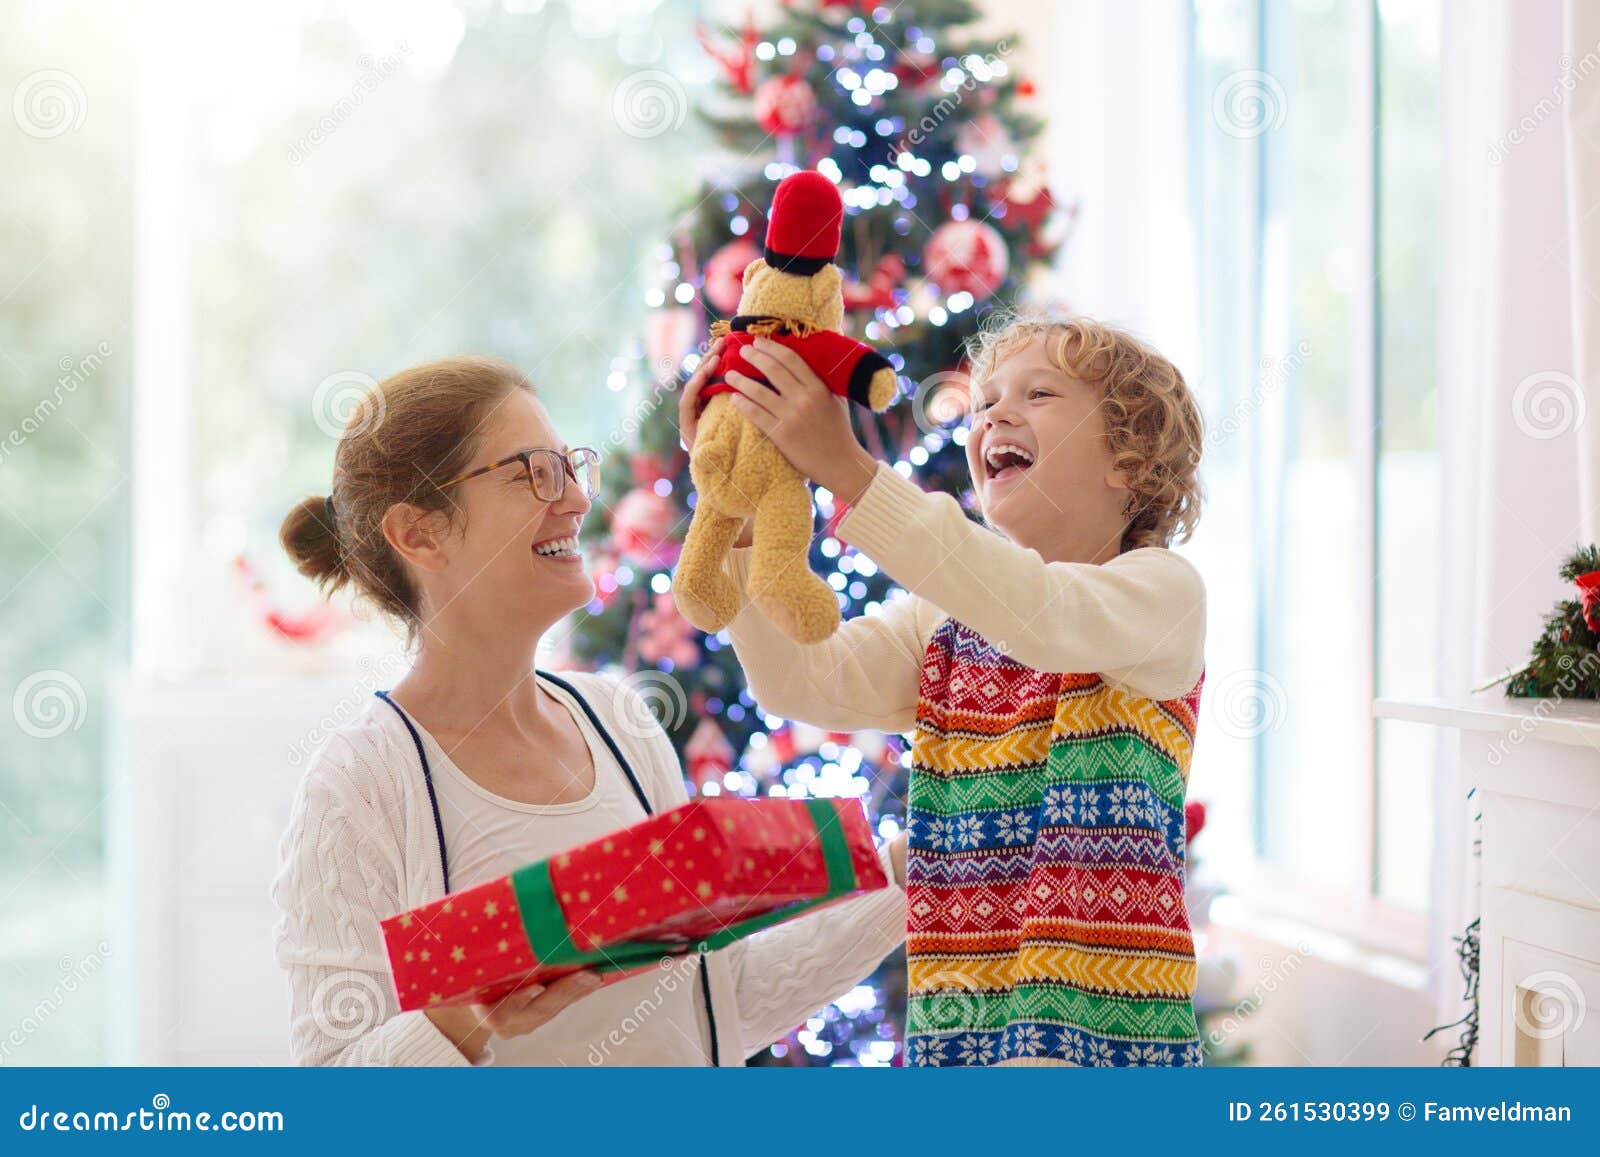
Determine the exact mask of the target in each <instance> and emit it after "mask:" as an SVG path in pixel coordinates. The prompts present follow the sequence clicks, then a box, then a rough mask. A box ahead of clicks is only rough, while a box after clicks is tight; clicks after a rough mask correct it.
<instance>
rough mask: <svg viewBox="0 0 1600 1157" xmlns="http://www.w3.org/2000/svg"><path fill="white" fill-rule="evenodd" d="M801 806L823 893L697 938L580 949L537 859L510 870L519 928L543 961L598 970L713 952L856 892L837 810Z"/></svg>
mask: <svg viewBox="0 0 1600 1157" xmlns="http://www.w3.org/2000/svg"><path fill="white" fill-rule="evenodd" d="M805 805H806V809H807V810H808V811H809V812H810V813H811V822H812V824H813V825H815V827H816V829H817V838H818V840H819V841H820V843H821V845H822V862H823V865H824V867H826V868H827V871H828V886H827V891H826V892H824V893H823V894H822V895H820V896H813V897H811V898H809V899H806V900H799V901H796V902H795V903H793V904H785V905H783V906H782V907H780V908H774V909H773V910H772V911H770V912H762V913H761V914H760V915H757V916H751V917H748V918H747V919H744V920H739V921H736V922H735V923H733V924H730V925H728V927H726V928H722V929H719V930H718V931H716V932H713V933H711V935H709V936H706V937H704V938H702V939H700V940H627V941H623V942H622V943H620V944H612V945H609V946H607V947H605V948H596V949H591V950H584V949H580V948H579V947H578V946H577V945H575V944H574V943H573V942H572V930H571V929H570V928H568V927H567V920H566V916H565V915H564V914H563V913H562V911H561V902H560V901H559V900H558V899H557V898H556V890H555V884H554V882H553V881H552V880H551V879H550V861H549V860H541V861H539V862H538V863H537V864H529V865H528V866H527V867H525V868H518V869H517V870H516V871H515V872H512V873H511V887H512V890H513V891H514V892H515V893H516V897H517V907H518V909H520V911H521V913H522V930H523V932H524V934H525V935H526V936H527V938H528V946H529V948H530V949H532V951H533V958H534V959H535V960H537V961H538V962H539V963H540V964H543V965H553V966H566V965H578V966H583V967H589V968H593V969H594V970H595V971H597V972H615V971H619V970H623V969H629V968H638V967H639V966H641V965H645V964H650V963H652V962H654V961H657V960H660V959H661V957H663V956H683V955H687V954H689V953H691V952H715V951H716V950H717V949H719V948H726V947H727V946H728V945H729V944H732V943H734V942H735V941H738V940H743V939H744V938H745V937H746V936H749V935H751V934H752V933H755V932H760V931H761V930H762V929H763V928H770V927H772V926H773V925H774V924H781V923H783V922H784V921H786V920H792V919H794V918H795V917H796V916H798V915H800V914H801V913H803V912H805V911H807V910H808V909H811V908H815V907H818V906H819V905H822V904H826V903H828V902H829V901H830V900H836V899H838V898H839V897H840V896H844V895H848V894H849V893H851V892H853V891H855V890H856V888H857V887H858V886H859V881H858V880H857V879H856V873H855V866H854V864H852V863H851V860H850V842H849V840H847V839H846V838H845V833H844V827H843V825H842V824H841V823H840V822H839V811H838V809H837V808H835V807H834V806H833V805H832V804H831V803H829V802H828V801H827V800H824V799H808V800H806V801H805Z"/></svg>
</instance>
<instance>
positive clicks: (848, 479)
mask: <svg viewBox="0 0 1600 1157" xmlns="http://www.w3.org/2000/svg"><path fill="white" fill-rule="evenodd" d="M744 357H745V360H746V361H748V362H749V363H750V364H751V365H753V366H755V367H756V369H758V370H760V371H761V372H762V373H763V374H765V375H766V376H767V381H768V382H770V383H772V386H771V388H768V387H767V386H766V385H764V384H763V383H761V382H758V381H756V380H755V379H754V378H749V377H746V376H745V375H744V374H741V373H739V372H737V371H733V370H730V371H729V372H728V374H727V375H726V377H727V382H728V384H729V385H730V386H732V387H733V388H734V389H736V390H738V391H739V394H738V396H737V397H735V398H734V399H733V404H734V405H735V406H736V407H737V408H738V410H739V412H740V413H741V414H743V415H744V416H745V417H747V418H749V419H750V421H752V422H754V423H755V425H756V428H757V429H758V430H760V431H762V433H764V434H766V436H767V437H769V438H771V439H772V441H773V444H774V445H776V446H777V447H778V450H779V452H780V453H782V454H783V456H784V457H785V458H787V459H788V460H789V461H790V463H792V464H793V466H794V468H795V469H796V470H798V471H800V473H802V474H804V475H805V476H806V477H807V478H809V479H811V481H813V482H815V483H816V484H817V485H818V486H823V487H826V488H827V489H829V490H831V491H832V492H833V493H834V495H835V496H836V497H837V498H838V499H839V500H840V501H841V502H844V503H846V504H853V503H855V502H856V501H858V500H859V499H860V497H861V495H862V494H864V493H865V492H866V489H867V487H868V486H870V485H871V484H872V476H873V475H874V474H875V473H877V469H878V463H877V461H876V460H875V459H874V458H873V457H872V455H871V454H868V453H867V452H866V450H865V449H863V448H862V446H861V443H860V442H857V441H856V435H855V431H854V430H852V429H851V428H850V411H849V406H850V403H849V402H848V401H846V400H845V399H844V398H841V397H839V396H838V395H837V394H834V393H833V392H832V391H831V390H829V389H828V387H827V386H826V385H824V384H823V382H822V379H821V378H819V377H817V375H816V374H815V373H813V372H812V369H811V367H810V366H808V365H806V363H805V359H803V358H802V357H801V356H800V355H799V354H798V353H796V352H795V351H794V350H792V349H790V348H789V347H788V346H785V345H782V344H780V343H779V342H775V341H772V340H770V339H768V338H757V339H756V340H755V341H754V342H752V343H751V344H750V345H749V346H748V347H746V349H745V351H744Z"/></svg>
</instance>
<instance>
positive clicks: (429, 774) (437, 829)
mask: <svg viewBox="0 0 1600 1157" xmlns="http://www.w3.org/2000/svg"><path fill="white" fill-rule="evenodd" d="M374 694H375V695H377V697H378V698H379V699H382V700H383V701H384V702H385V703H387V704H388V705H389V706H390V707H393V708H394V712H395V714H396V715H398V716H400V722H402V723H404V724H405V725H406V730H407V731H409V732H411V742H412V743H414V744H416V745H417V759H418V760H419V761H420V762H421V763H422V782H423V783H425V784H427V785H428V805H429V806H430V807H432V808H433V830H434V833H435V834H436V835H437V836H438V837H439V870H440V871H441V872H442V873H443V874H444V890H445V893H446V894H449V891H450V857H448V856H446V855H445V854H444V821H443V820H441V819H440V818H439V797H438V796H437V795H436V794H435V793H434V790H433V769H432V768H430V767H429V766H428V753H427V752H426V751H425V750H423V747H422V736H420V735H418V734H417V729H416V727H415V726H414V725H413V724H412V722H411V717H410V716H409V715H407V714H406V713H405V712H404V711H402V710H400V704H398V703H396V702H395V701H394V700H393V699H391V698H389V693H388V692H387V691H376V692H374Z"/></svg>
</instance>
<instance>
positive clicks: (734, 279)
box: [705, 237, 761, 313]
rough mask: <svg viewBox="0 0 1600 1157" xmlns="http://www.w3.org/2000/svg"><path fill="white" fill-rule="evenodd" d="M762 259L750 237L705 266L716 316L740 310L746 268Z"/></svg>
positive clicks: (728, 247) (708, 296)
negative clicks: (758, 258) (717, 313)
mask: <svg viewBox="0 0 1600 1157" xmlns="http://www.w3.org/2000/svg"><path fill="white" fill-rule="evenodd" d="M760 256H761V249H760V247H759V246H757V245H756V243H755V242H754V241H752V240H750V239H749V238H748V237H740V238H739V239H738V240H736V241H730V242H728V243H727V244H726V245H724V246H723V247H722V248H721V249H718V250H717V251H716V252H715V253H713V254H712V255H711V259H710V260H709V261H707V262H706V284H705V295H706V300H707V301H709V302H710V303H711V305H712V307H713V308H714V309H716V310H717V312H719V313H732V312H734V311H735V310H736V309H738V308H739V295H740V294H741V293H743V292H744V271H745V267H746V266H748V265H749V264H750V263H751V262H752V261H754V260H755V259H756V258H757V257H760Z"/></svg>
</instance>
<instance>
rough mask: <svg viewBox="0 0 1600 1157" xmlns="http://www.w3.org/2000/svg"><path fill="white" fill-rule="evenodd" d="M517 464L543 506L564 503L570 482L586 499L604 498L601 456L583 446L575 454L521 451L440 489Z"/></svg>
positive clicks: (440, 486)
mask: <svg viewBox="0 0 1600 1157" xmlns="http://www.w3.org/2000/svg"><path fill="white" fill-rule="evenodd" d="M513 462H521V463H522V467H523V469H524V470H525V471H526V472H527V475H528V486H529V487H530V488H532V490H533V496H534V497H535V498H537V499H538V500H539V501H540V502H555V501H557V500H558V499H560V497H561V495H562V493H563V492H564V491H565V490H566V486H567V479H568V478H571V479H572V480H573V481H574V482H576V483H577V484H578V489H579V490H581V491H583V495H584V497H585V498H589V499H593V498H596V497H598V496H599V494H600V455H599V453H598V452H596V451H594V450H591V449H589V447H587V446H579V447H578V448H577V449H575V450H568V451H567V452H566V453H565V454H563V453H562V452H561V451H560V450H546V449H542V448H536V449H532V450H519V451H517V452H516V453H515V454H512V455H511V456H510V457H507V458H502V459H500V461H498V462H491V463H489V464H488V465H487V466H480V467H478V468H477V469H476V470H469V471H467V472H466V473H465V474H463V475H461V477H459V478H452V479H450V481H448V482H441V483H440V484H439V489H440V490H444V489H447V488H448V487H451V486H454V485H456V484H457V483H458V482H465V481H466V480H467V479H468V478H476V477H477V476H478V475H480V474H487V473H489V471H491V470H498V469H500V467H502V466H509V465H511V464H512V463H513Z"/></svg>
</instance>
